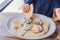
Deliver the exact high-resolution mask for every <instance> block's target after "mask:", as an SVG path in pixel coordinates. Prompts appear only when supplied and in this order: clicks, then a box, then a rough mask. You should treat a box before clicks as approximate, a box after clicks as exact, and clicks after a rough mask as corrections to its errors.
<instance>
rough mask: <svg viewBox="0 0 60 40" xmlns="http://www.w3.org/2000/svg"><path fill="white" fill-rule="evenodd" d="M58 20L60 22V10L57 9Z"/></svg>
mask: <svg viewBox="0 0 60 40" xmlns="http://www.w3.org/2000/svg"><path fill="white" fill-rule="evenodd" d="M56 16H57V19H58V20H60V8H56Z"/></svg>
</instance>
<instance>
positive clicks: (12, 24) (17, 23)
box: [11, 18, 22, 29]
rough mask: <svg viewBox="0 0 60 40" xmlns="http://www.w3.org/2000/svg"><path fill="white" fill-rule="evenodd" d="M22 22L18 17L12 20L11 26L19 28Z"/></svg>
mask: <svg viewBox="0 0 60 40" xmlns="http://www.w3.org/2000/svg"><path fill="white" fill-rule="evenodd" d="M21 24H22V20H21V19H20V18H16V19H14V20H12V22H11V26H12V28H13V29H19V28H20V27H21Z"/></svg>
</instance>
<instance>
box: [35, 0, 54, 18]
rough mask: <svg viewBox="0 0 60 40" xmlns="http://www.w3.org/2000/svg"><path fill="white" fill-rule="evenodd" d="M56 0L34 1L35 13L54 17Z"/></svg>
mask: <svg viewBox="0 0 60 40" xmlns="http://www.w3.org/2000/svg"><path fill="white" fill-rule="evenodd" d="M53 7H54V0H36V1H35V3H34V13H39V14H43V15H46V16H48V17H52V15H53Z"/></svg>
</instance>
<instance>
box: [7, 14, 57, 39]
mask: <svg viewBox="0 0 60 40" xmlns="http://www.w3.org/2000/svg"><path fill="white" fill-rule="evenodd" d="M35 15H37V16H38V17H39V18H41V19H43V20H46V21H47V22H48V23H49V24H50V29H49V31H48V32H47V33H46V34H45V35H42V36H40V37H26V36H20V35H18V33H15V32H14V31H11V30H10V27H11V26H10V23H11V21H12V20H13V19H14V18H21V19H23V18H24V17H25V16H24V15H23V14H20V16H16V17H13V18H11V19H10V20H9V21H8V22H7V27H6V28H7V30H8V32H9V33H11V34H12V35H14V36H17V37H19V38H23V39H42V38H46V37H49V36H51V35H52V34H53V33H54V32H55V30H56V25H55V23H54V22H53V21H52V20H51V19H50V18H49V17H46V16H44V15H40V14H35Z"/></svg>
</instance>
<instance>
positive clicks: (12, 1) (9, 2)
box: [0, 0, 24, 12]
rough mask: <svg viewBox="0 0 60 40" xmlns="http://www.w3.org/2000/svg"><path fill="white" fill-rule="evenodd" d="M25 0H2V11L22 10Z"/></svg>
mask: <svg viewBox="0 0 60 40" xmlns="http://www.w3.org/2000/svg"><path fill="white" fill-rule="evenodd" d="M23 4H24V0H0V12H21V9H22V6H23Z"/></svg>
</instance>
